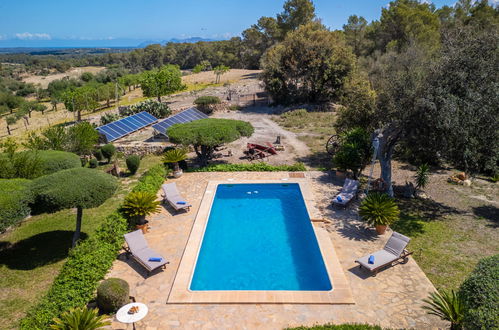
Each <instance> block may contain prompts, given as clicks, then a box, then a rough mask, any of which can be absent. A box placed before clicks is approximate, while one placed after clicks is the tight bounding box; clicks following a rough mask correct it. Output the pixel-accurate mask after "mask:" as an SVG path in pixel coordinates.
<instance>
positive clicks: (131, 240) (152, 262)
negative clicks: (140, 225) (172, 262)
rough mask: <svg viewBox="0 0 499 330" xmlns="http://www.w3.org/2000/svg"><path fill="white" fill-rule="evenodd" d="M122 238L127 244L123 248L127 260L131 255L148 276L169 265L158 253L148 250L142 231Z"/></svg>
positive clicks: (133, 232)
mask: <svg viewBox="0 0 499 330" xmlns="http://www.w3.org/2000/svg"><path fill="white" fill-rule="evenodd" d="M124 236H125V241H126V244H127V247H125V251H126V252H127V258H129V257H130V255H131V256H132V257H133V258H134V259H135V260H136V261H137V262H138V263H139V264H141V265H142V266H143V267H144V268H145V269H146V270H147V273H148V275H149V274H150V273H151V272H152V271H153V270H155V269H157V268H159V267H163V268H165V267H166V264H168V263H169V262H168V261H166V259H165V258H163V257H162V256H161V255H160V254H159V253H157V252H156V251H154V250H152V249H150V248H149V246H148V245H147V241H146V240H145V238H144V234H143V233H142V230H140V229H139V230H136V231H132V232H131V233H128V234H125V235H124Z"/></svg>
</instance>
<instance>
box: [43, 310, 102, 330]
mask: <svg viewBox="0 0 499 330" xmlns="http://www.w3.org/2000/svg"><path fill="white" fill-rule="evenodd" d="M106 318H107V316H106V315H99V313H98V311H97V309H89V308H86V307H83V308H71V309H70V310H69V311H67V312H64V313H63V314H62V315H61V317H60V318H54V324H52V325H51V326H50V327H51V328H52V329H55V330H68V329H79V330H97V329H104V327H105V326H108V325H111V322H110V321H106Z"/></svg>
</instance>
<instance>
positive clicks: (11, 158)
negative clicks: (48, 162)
mask: <svg viewBox="0 0 499 330" xmlns="http://www.w3.org/2000/svg"><path fill="white" fill-rule="evenodd" d="M43 171H44V169H43V164H42V160H41V158H40V156H39V152H38V151H35V152H33V151H32V152H17V153H14V154H5V153H3V154H0V178H2V179H15V178H23V179H34V178H37V177H39V176H41V175H43Z"/></svg>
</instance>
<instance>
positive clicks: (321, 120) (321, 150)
mask: <svg viewBox="0 0 499 330" xmlns="http://www.w3.org/2000/svg"><path fill="white" fill-rule="evenodd" d="M273 119H274V121H276V122H277V123H278V124H279V125H280V126H282V127H284V128H285V129H287V130H289V131H291V132H294V133H297V134H298V138H299V139H300V140H302V141H303V142H305V143H306V144H307V146H308V147H309V148H310V151H311V152H312V153H311V155H310V156H308V157H307V158H306V159H302V160H301V161H303V162H304V163H306V164H307V165H309V166H310V167H312V168H330V167H331V156H330V155H329V154H328V153H327V152H326V142H327V140H328V139H329V138H330V137H331V135H333V134H335V129H334V127H333V125H334V122H335V120H336V117H335V115H334V114H333V113H331V112H307V111H306V110H304V109H300V110H294V111H290V112H285V113H283V114H282V115H280V116H275V117H274V118H273Z"/></svg>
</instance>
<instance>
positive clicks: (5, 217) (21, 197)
mask: <svg viewBox="0 0 499 330" xmlns="http://www.w3.org/2000/svg"><path fill="white" fill-rule="evenodd" d="M29 185H30V181H29V180H26V179H11V180H7V179H0V232H3V231H4V230H5V229H7V228H8V227H9V226H12V225H14V224H16V223H17V222H19V221H21V220H22V219H24V218H25V217H27V216H28V215H29V213H30V211H31V210H30V208H29V204H30V203H31V202H32V201H33V195H32V194H31V190H30V189H29Z"/></svg>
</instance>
